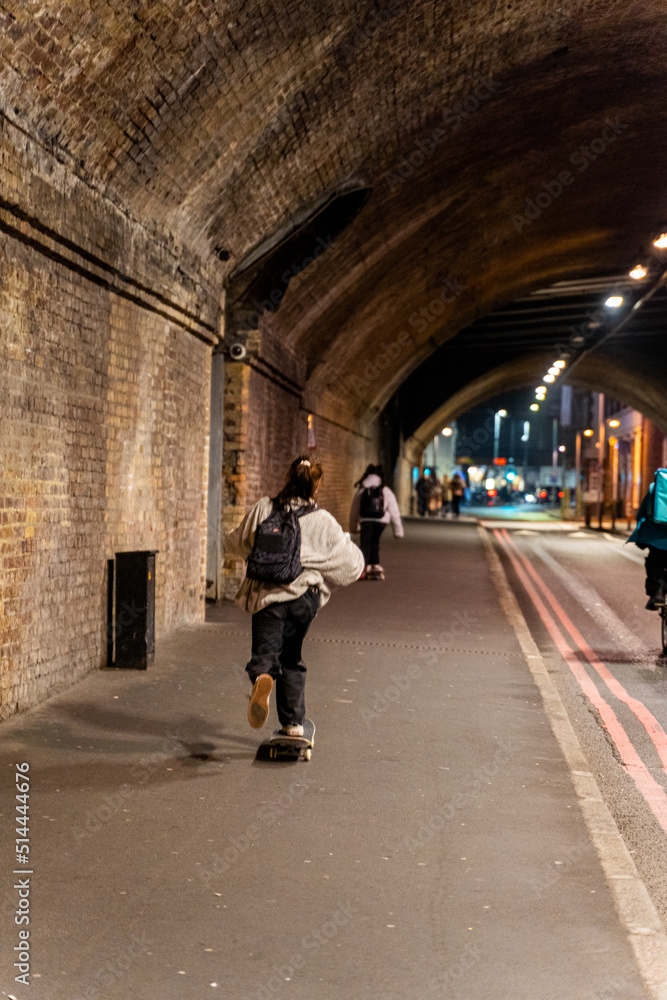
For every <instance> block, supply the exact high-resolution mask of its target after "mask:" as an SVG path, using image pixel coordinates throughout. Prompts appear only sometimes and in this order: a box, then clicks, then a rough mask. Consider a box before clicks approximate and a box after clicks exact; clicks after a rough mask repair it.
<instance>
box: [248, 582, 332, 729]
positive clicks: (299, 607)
mask: <svg viewBox="0 0 667 1000" xmlns="http://www.w3.org/2000/svg"><path fill="white" fill-rule="evenodd" d="M319 605H320V592H319V590H307V591H306V592H305V594H302V595H301V597H297V598H295V599H294V600H293V601H276V602H274V603H273V604H268V605H267V606H266V607H265V608H262V609H261V611H257V612H255V614H254V615H253V616H252V658H251V660H250V662H249V663H248V665H247V666H246V672H247V673H248V675H249V677H250V680H251V681H252V682H253V683H254V682H255V681H256V680H257V678H258V677H259V675H260V674H271V676H272V677H273V680H274V682H275V691H276V708H277V709H278V718H279V720H280V724H281V726H289V725H302V724H303V720H304V719H305V717H306V698H305V690H306V664H305V663H304V662H303V659H302V658H301V646H302V645H303V640H304V639H305V637H306V632H307V631H308V629H309V628H310V625H311V622H312V620H313V618H314V617H315V615H316V614H317V609H318V608H319Z"/></svg>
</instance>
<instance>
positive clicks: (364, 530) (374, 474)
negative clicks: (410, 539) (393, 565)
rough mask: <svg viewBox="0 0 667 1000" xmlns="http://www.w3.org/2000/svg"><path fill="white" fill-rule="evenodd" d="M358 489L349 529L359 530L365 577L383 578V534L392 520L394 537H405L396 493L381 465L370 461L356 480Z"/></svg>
mask: <svg viewBox="0 0 667 1000" xmlns="http://www.w3.org/2000/svg"><path fill="white" fill-rule="evenodd" d="M354 485H355V486H356V487H357V492H356V493H355V495H354V499H353V501H352V508H351V510H350V531H351V532H352V533H353V534H355V533H356V532H357V531H359V532H360V545H361V551H362V552H363V554H364V561H365V564H366V565H365V568H364V572H363V574H362V577H361V579H362V580H384V570H383V569H382V566H381V565H380V535H381V534H382V532H383V531H384V529H385V527H386V526H387V525H388V524H389V522H391V524H392V526H393V529H394V537H395V538H402V537H403V522H402V521H401V515H400V514H399V512H398V503H397V502H396V497H395V496H394V494H393V492H392V491H391V490H390V489H389V487H388V486H385V485H384V483H383V482H382V466H381V465H368V466H366V471H365V472H364V474H363V476H362V477H361V479H359V480H357V482H356V483H355V484H354Z"/></svg>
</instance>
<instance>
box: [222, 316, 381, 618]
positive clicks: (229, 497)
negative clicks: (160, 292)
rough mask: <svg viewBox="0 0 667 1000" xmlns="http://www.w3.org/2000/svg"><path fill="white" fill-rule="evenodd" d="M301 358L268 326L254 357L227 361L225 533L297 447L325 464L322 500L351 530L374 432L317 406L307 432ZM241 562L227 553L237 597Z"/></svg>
mask: <svg viewBox="0 0 667 1000" xmlns="http://www.w3.org/2000/svg"><path fill="white" fill-rule="evenodd" d="M302 365H303V363H302V362H301V361H300V360H299V359H298V358H297V357H296V356H294V355H292V354H291V353H290V352H289V351H288V350H287V349H285V348H284V346H282V345H281V344H280V343H279V341H278V340H277V338H274V337H272V336H271V334H270V333H267V332H266V331H265V332H263V333H260V332H259V331H258V332H257V337H256V338H255V340H254V341H253V340H252V339H251V357H250V358H249V359H247V360H246V361H244V362H233V361H227V362H226V364H225V418H224V424H223V485H222V531H223V538H224V534H226V532H227V531H230V530H231V529H232V528H234V527H236V525H238V524H239V522H240V521H241V519H242V517H243V515H244V514H245V512H246V511H247V510H248V509H249V507H250V506H251V505H252V504H253V503H255V501H256V500H258V499H259V498H260V497H261V496H266V495H270V496H273V495H275V494H276V493H278V491H279V490H280V488H281V487H282V485H283V483H284V481H285V473H286V472H287V469H288V468H289V466H290V463H291V462H292V460H293V459H294V458H295V457H296V456H297V455H298V454H300V453H303V452H310V453H311V454H312V455H313V459H314V460H315V461H318V462H320V463H321V465H322V467H323V470H324V478H323V480H322V485H321V488H320V490H319V493H318V504H319V506H321V507H324V508H325V509H326V510H328V511H330V512H331V513H332V514H333V515H334V517H335V518H336V519H337V520H338V521H339V522H340V524H341V525H342V526H343V528H344V529H345V530H346V531H347V528H348V519H349V511H350V504H351V501H352V496H353V493H354V486H353V484H354V482H355V480H356V479H358V477H359V476H360V474H361V473H362V472H363V470H364V468H365V465H366V463H367V462H369V461H377V457H376V456H377V454H378V446H377V435H376V434H375V433H374V432H373V431H371V432H370V433H367V432H361V431H359V430H357V429H355V428H351V427H346V426H345V425H343V424H338V423H337V422H336V421H335V420H332V419H331V418H330V417H325V416H323V415H320V414H318V413H317V412H316V410H314V411H312V412H311V413H310V416H311V418H312V434H313V435H314V437H310V438H309V433H308V417H309V410H308V408H307V407H305V406H304V403H303V400H302V397H301V394H300V391H299V390H300V380H302V379H303V375H304V373H303V367H302ZM313 444H314V447H311V445H313ZM243 574H244V566H243V563H242V562H241V561H239V560H238V559H234V558H232V557H230V556H227V555H225V554H224V544H223V580H222V587H221V590H222V593H223V594H224V596H225V597H228V598H231V597H233V596H234V594H235V592H236V589H237V587H238V585H239V583H240V581H241V579H242V578H243Z"/></svg>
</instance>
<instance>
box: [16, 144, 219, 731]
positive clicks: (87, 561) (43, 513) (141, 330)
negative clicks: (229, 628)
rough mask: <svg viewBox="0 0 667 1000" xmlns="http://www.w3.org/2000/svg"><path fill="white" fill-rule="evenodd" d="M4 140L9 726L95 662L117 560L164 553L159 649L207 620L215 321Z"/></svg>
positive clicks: (139, 242)
mask: <svg viewBox="0 0 667 1000" xmlns="http://www.w3.org/2000/svg"><path fill="white" fill-rule="evenodd" d="M0 138H1V140H2V159H1V161H0V163H1V166H0V277H1V278H2V280H1V282H0V419H1V435H0V569H1V577H0V580H1V587H0V717H6V716H7V715H9V714H11V713H12V712H15V711H19V710H23V709H25V708H27V707H30V706H31V705H34V704H36V703H37V702H39V701H41V700H43V699H44V698H45V697H47V696H48V695H50V694H52V693H54V692H56V691H57V690H60V689H62V688H63V687H65V686H67V685H69V684H71V683H73V682H74V681H76V680H77V679H78V678H80V677H81V676H83V675H84V674H85V673H87V672H88V671H90V670H93V669H96V668H98V667H100V666H101V665H103V664H104V663H105V660H106V635H107V630H106V626H107V623H106V588H107V577H106V561H107V559H108V558H110V557H112V556H113V555H114V553H115V552H117V551H128V550H133V549H158V550H159V555H158V557H157V566H156V630H157V635H158V637H159V636H160V635H161V634H162V633H164V632H165V630H167V629H168V628H171V627H173V626H175V625H178V624H181V623H184V622H191V621H195V620H200V619H201V618H202V616H203V607H204V600H203V594H204V577H205V539H206V493H205V488H206V479H207V457H208V411H209V375H210V355H211V348H210V345H209V344H208V343H207V342H206V340H207V337H208V336H210V334H211V331H212V330H214V329H215V309H214V308H213V307H210V308H208V307H207V305H204V307H203V308H202V305H201V304H202V303H205V304H206V303H208V301H209V300H208V299H207V297H206V296H205V295H203V294H202V281H201V276H199V277H197V275H196V272H195V271H194V270H193V271H191V275H190V276H188V265H189V264H193V262H191V261H190V262H188V261H187V257H186V256H185V255H184V256H182V257H180V267H181V271H180V274H179V273H178V268H179V255H178V254H177V253H176V252H175V248H173V247H170V246H169V245H168V244H167V243H166V242H165V243H164V244H162V245H161V244H159V242H157V241H156V237H155V234H150V233H148V232H147V231H146V230H145V229H143V228H142V227H140V226H139V225H137V224H134V225H133V224H132V223H131V221H130V220H129V219H128V218H127V216H121V215H120V214H119V213H118V212H117V211H116V210H115V209H114V208H113V206H112V205H111V204H109V203H107V202H105V201H104V199H102V198H100V197H99V196H95V195H94V194H93V193H92V192H91V191H90V189H85V188H84V185H77V183H75V181H74V179H73V178H72V177H71V176H69V175H67V173H66V171H64V168H62V166H61V165H59V164H58V163H57V162H55V161H54V160H53V159H52V158H51V157H50V155H49V154H48V153H47V152H45V151H43V150H40V149H39V148H38V147H35V146H31V145H30V144H27V149H26V144H25V143H24V144H23V146H24V149H25V150H26V151H25V152H24V151H22V152H21V153H19V152H18V151H17V144H15V143H13V142H12V139H13V138H14V137H13V136H12V135H11V134H9V132H8V131H7V128H6V127H5V129H4V131H3V132H2V135H1V137H0ZM62 190H66V191H67V197H66V198H65V197H62V196H61V194H60V191H62ZM121 267H122V268H124V271H123V273H122V278H120V277H119V274H120V268H121ZM192 274H194V275H195V277H192ZM207 308H208V312H207Z"/></svg>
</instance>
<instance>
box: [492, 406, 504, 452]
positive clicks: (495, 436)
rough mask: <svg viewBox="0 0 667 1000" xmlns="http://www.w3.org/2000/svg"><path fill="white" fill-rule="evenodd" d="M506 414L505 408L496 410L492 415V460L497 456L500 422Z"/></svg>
mask: <svg viewBox="0 0 667 1000" xmlns="http://www.w3.org/2000/svg"><path fill="white" fill-rule="evenodd" d="M506 416H507V410H496V412H495V413H494V415H493V461H494V462H495V460H496V459H497V458H498V447H499V444H500V422H501V420H502V419H503V417H506Z"/></svg>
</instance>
